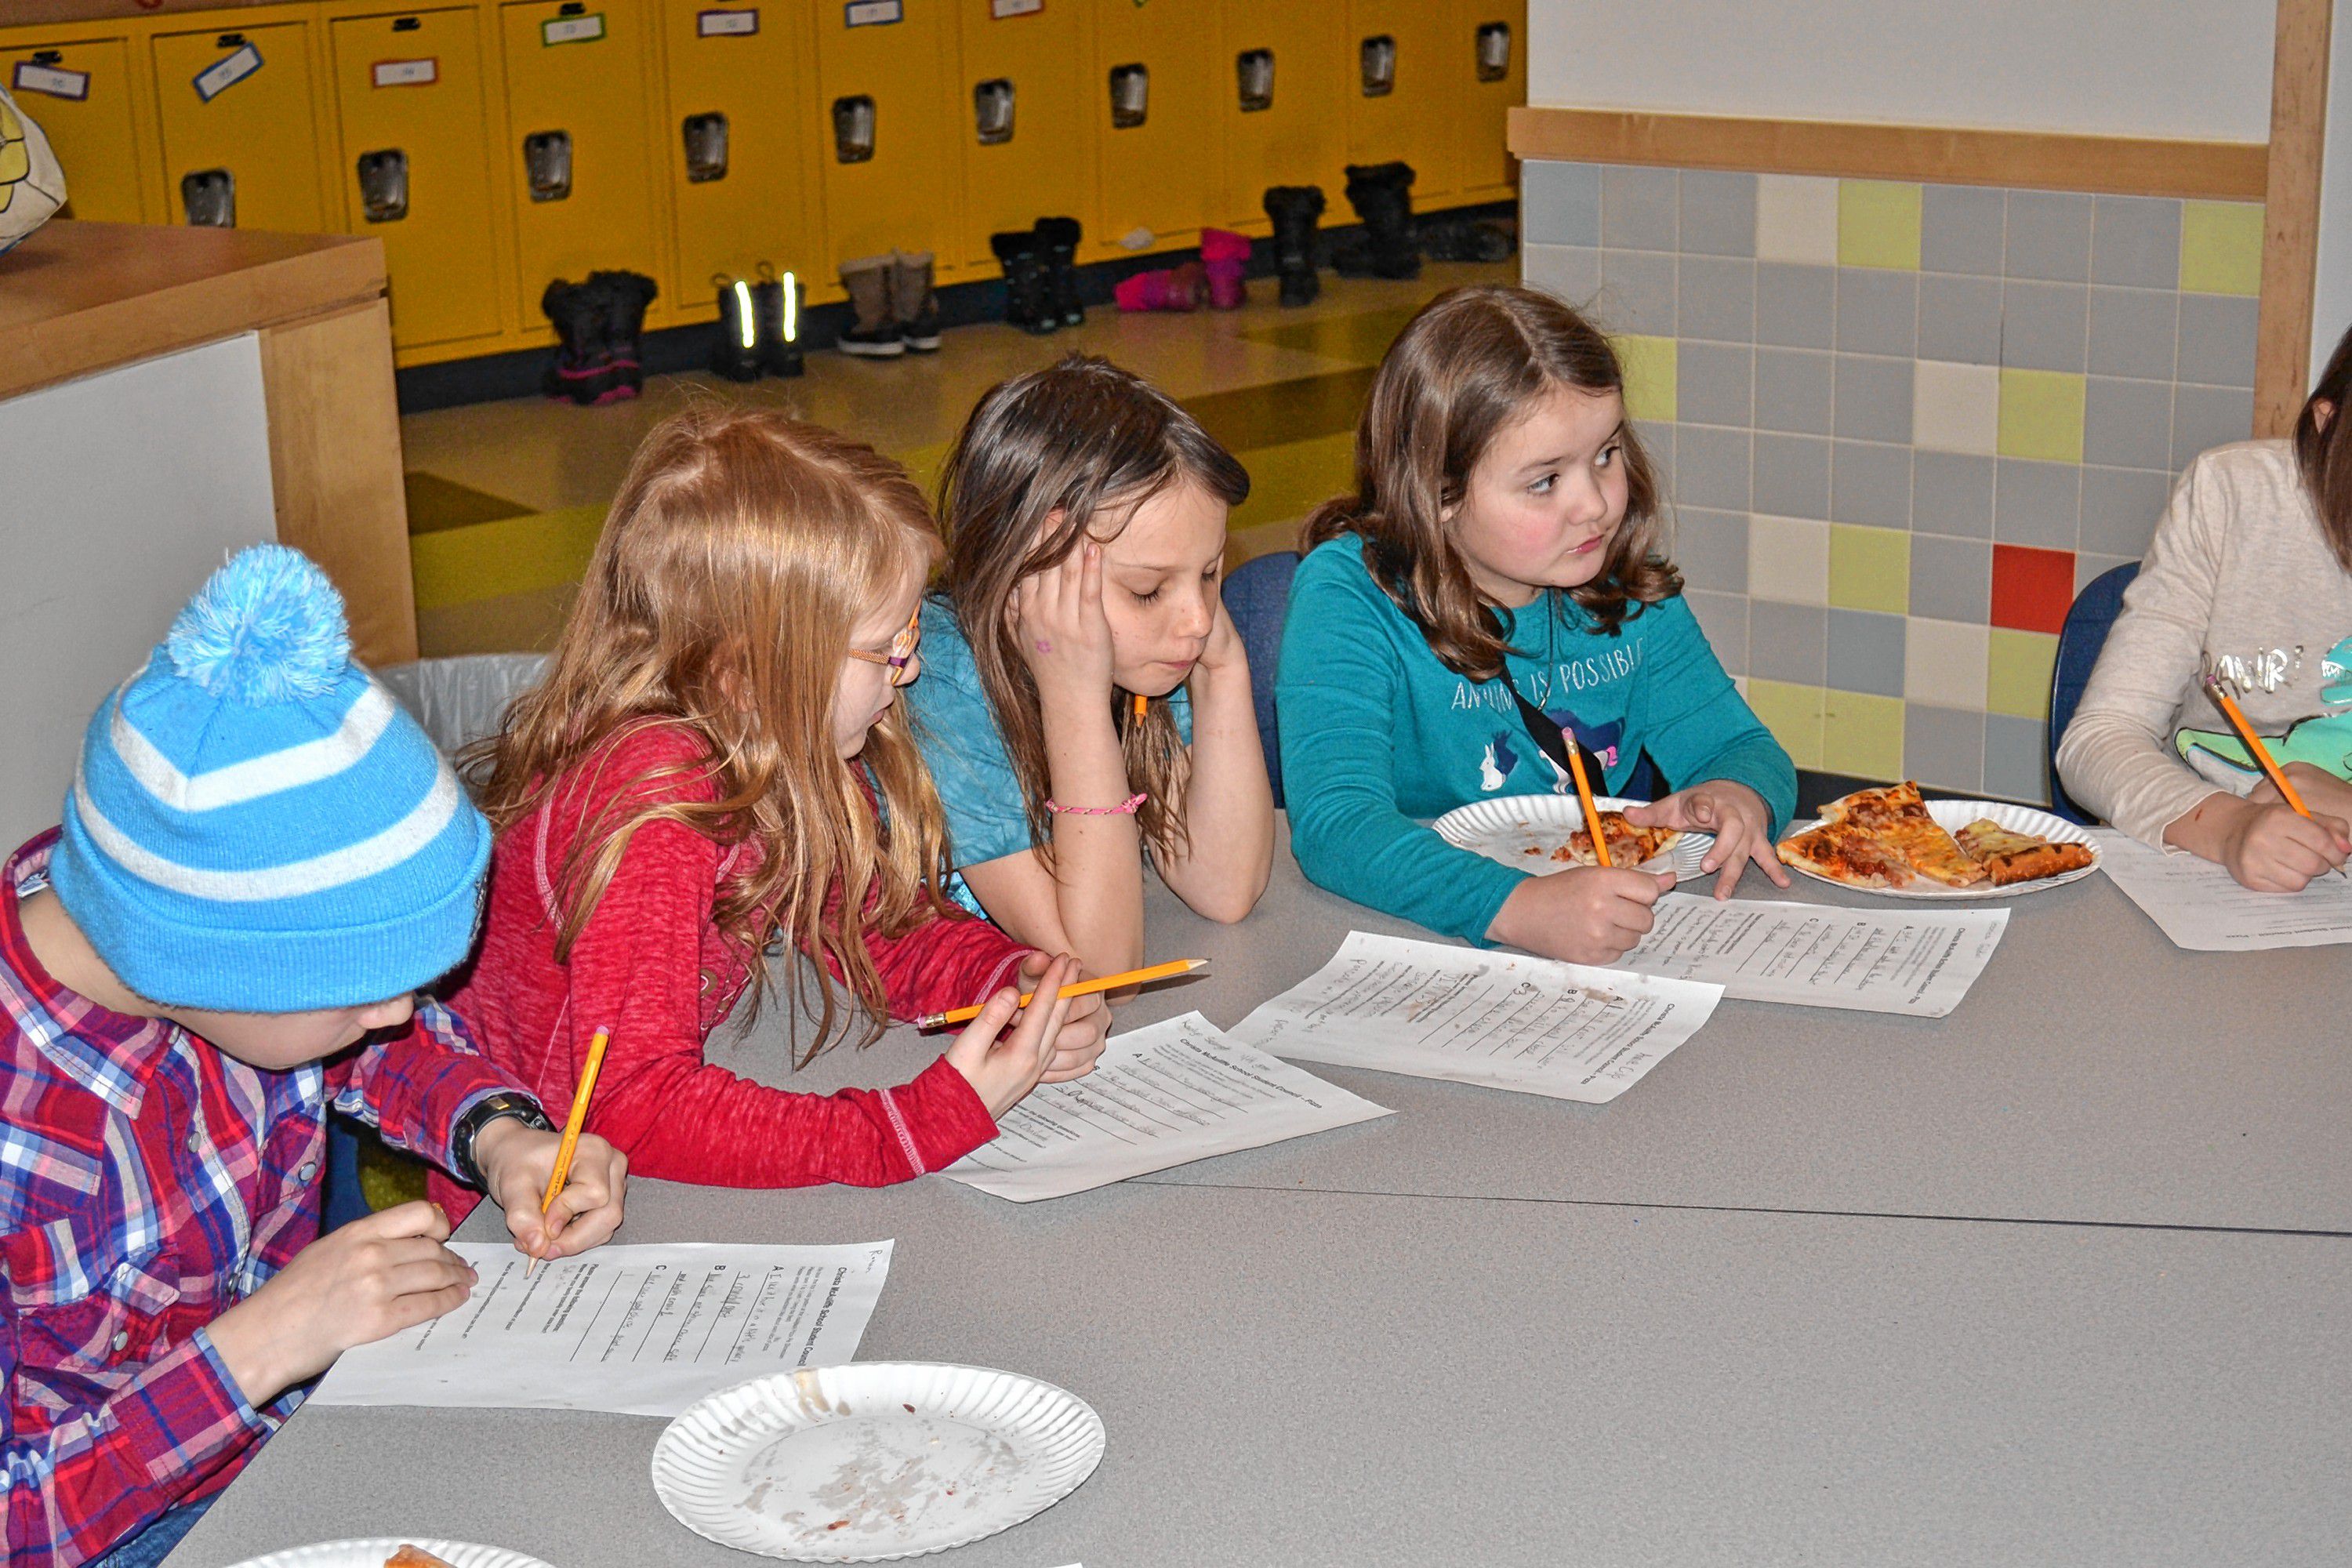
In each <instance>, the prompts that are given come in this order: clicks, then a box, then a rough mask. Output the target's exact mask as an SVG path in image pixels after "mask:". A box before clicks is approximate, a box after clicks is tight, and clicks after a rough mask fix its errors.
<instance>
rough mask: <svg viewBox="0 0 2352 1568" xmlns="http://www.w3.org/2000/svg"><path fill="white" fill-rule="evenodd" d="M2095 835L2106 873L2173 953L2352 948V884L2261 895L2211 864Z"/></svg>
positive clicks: (2330, 879)
mask: <svg viewBox="0 0 2352 1568" xmlns="http://www.w3.org/2000/svg"><path fill="white" fill-rule="evenodd" d="M2091 831H2092V834H2093V836H2094V837H2096V838H2097V839H2098V841H2099V865H2100V866H2101V868H2103V869H2105V872H2106V873H2107V876H2108V877H2109V878H2110V879H2112V880H2113V881H2114V882H2115V884H2116V887H2118V888H2121V889H2123V890H2124V896H2125V897H2126V898H2128V899H2129V900H2131V901H2132V902H2133V903H2136V904H2137V905H2138V906H2139V907H2140V910H2141V911H2142V912H2143V913H2145V914H2146V915H2147V918H2148V919H2150V920H2152V921H2155V922H2156V923H2157V924H2158V926H2159V927H2160V928H2162V930H2163V931H2164V934H2165V935H2167V936H2168V937H2170V938H2171V939H2172V943H2173V945H2174V946H2175V947H2185V948H2189V949H2191V950H2192V951H2194V952H2254V951H2255V950H2257V949H2259V948H2266V947H2325V946H2326V945H2327V944H2329V943H2330V942H2352V881H2347V879H2344V878H2342V877H2339V876H2336V874H2335V873H2334V872H2332V871H2331V872H2329V873H2328V874H2327V875H2326V876H2324V877H2321V878H2320V879H2318V880H2316V881H2315V882H2313V883H2312V884H2311V886H2309V887H2307V888H2305V889H2304V890H2303V891H2301V892H2300V893H2256V892H2252V891H2250V890H2248V889H2245V888H2242V887H2240V886H2239V885H2238V882H2237V879H2235V878H2233V877H2231V875H2230V873H2229V872H2227V871H2225V870H2223V869H2222V868H2221V867H2219V866H2216V865H2215V864H2213V863H2212V862H2211V861H2210V860H2200V859H2199V858H2197V857H2196V856H2194V855H2167V854H2166V853H2164V851H2162V850H2160V849H2151V848H2149V847H2147V845H2145V844H2142V843H2141V842H2139V840H2137V839H2136V838H2127V837H2125V836H2124V835H2122V834H2120V833H2117V832H2116V831H2115V829H2113V828H2111V827H2095V828H2093V829H2092V830H2091Z"/></svg>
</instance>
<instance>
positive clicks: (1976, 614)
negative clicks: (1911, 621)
mask: <svg viewBox="0 0 2352 1568" xmlns="http://www.w3.org/2000/svg"><path fill="white" fill-rule="evenodd" d="M1911 613H1912V614H1913V615H1915V616H1927V618H1928V619H1930V620H1937V621H1963V622H1966V623H1968V624H1969V625H1970V626H1982V625H1983V624H1984V622H1985V620H1986V619H1987V617H1989V616H1991V614H1992V546H1991V545H1990V543H1988V542H1985V541H1983V540H1981V539H1944V538H1940V537H1938V536H1937V535H1936V534H1932V533H1915V534H1913V535H1912V536H1911Z"/></svg>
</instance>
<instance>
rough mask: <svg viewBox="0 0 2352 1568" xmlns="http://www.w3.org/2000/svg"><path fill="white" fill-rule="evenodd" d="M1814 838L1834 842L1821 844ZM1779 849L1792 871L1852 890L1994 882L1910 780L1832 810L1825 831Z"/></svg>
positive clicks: (1850, 798) (1847, 798)
mask: <svg viewBox="0 0 2352 1568" xmlns="http://www.w3.org/2000/svg"><path fill="white" fill-rule="evenodd" d="M1815 835H1827V837H1824V838H1821V839H1818V840H1816V839H1815ZM1809 841H1810V842H1809ZM1780 848H1781V854H1780V858H1781V859H1783V860H1785V861H1787V862H1788V863H1789V864H1790V865H1791V866H1795V867H1798V868H1801V869H1804V870H1809V871H1811V872H1812V873H1813V874H1814V875H1815V876H1818V877H1824V878H1827V879H1829V880H1831V881H1832V882H1843V883H1844V884H1845V885H1846V886H1848V887H1852V888H1901V887H1906V886H1908V885H1909V884H1910V883H1911V882H1912V881H1914V880H1916V879H1919V878H1922V877H1924V878H1926V879H1927V880H1928V881H1930V882H1934V883H1937V884H1938V885H1939V886H1942V887H1947V888H1969V887H1974V886H1975V885H1976V884H1977V883H1979V882H1981V881H1983V880H1985V879H1986V876H1987V875H1988V873H1987V872H1986V870H1985V868H1983V867H1982V866H1979V865H1978V864H1977V863H1976V862H1975V861H1974V860H1971V859H1970V858H1969V857H1968V856H1967V855H1966V854H1965V853H1963V852H1962V851H1961V848H1960V846H1959V843H1958V840H1957V839H1955V838H1954V837H1952V836H1951V835H1950V834H1949V833H1947V832H1946V831H1944V829H1943V827H1942V826H1941V825H1940V824H1938V823H1937V821H1936V819H1935V818H1934V817H1933V816H1929V815H1928V812H1927V801H1926V800H1925V799H1923V798H1921V796H1920V794H1919V786H1918V785H1917V784H1913V783H1911V782H1910V781H1908V780H1906V781H1905V782H1903V783H1902V784H1889V785H1886V786H1885V788H1881V789H1863V790H1856V791H1854V792H1853V794H1852V795H1844V796H1842V797H1840V798H1839V799H1836V800H1833V801H1832V802H1830V803H1829V804H1828V805H1825V806H1823V807H1822V821H1821V825H1820V826H1817V827H1815V828H1813V829H1811V831H1810V832H1808V833H1801V834H1799V835H1797V836H1796V837H1794V838H1791V839H1790V840H1789V841H1788V842H1787V843H1786V844H1783V845H1782V846H1781V847H1780ZM1791 850H1793V851H1794V858H1792V857H1791V853H1790V851H1791ZM1817 862H1821V863H1817Z"/></svg>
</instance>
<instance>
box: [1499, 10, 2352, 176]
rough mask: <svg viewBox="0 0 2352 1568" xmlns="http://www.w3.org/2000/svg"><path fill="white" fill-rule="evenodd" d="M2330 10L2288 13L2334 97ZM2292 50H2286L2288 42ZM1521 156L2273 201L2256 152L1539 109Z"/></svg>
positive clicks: (2241, 145)
mask: <svg viewBox="0 0 2352 1568" xmlns="http://www.w3.org/2000/svg"><path fill="white" fill-rule="evenodd" d="M2326 3H2327V0H2281V5H2280V12H2281V15H2282V16H2283V17H2284V14H2285V12H2286V11H2287V9H2288V8H2289V7H2290V6H2294V7H2296V8H2308V7H2316V8H2317V9H2318V10H2319V11H2320V13H2321V16H2320V21H2319V27H2320V32H2321V39H2322V42H2321V47H2320V48H2319V51H2318V54H2317V56H2316V57H2315V58H2316V60H2317V65H2316V67H2315V68H2316V69H2317V70H2318V71H2319V72H2320V73H2321V78H2320V87H2321V90H2322V92H2323V93H2324V92H2325V89H2326V62H2327V51H2326ZM2282 26H2284V23H2282ZM2281 37H2282V39H2284V32H2283V33H2282V35H2281ZM2280 47H2281V49H2282V51H2284V47H2285V45H2284V42H2282V44H2281V46H2280ZM2282 59H2284V53H2282ZM1510 148H1511V151H1512V152H1513V153H1516V154H1517V155H1518V156H1519V157H1521V158H1549V159H1558V160H1561V161H1565V162H1571V163H1657V164H1666V165H1671V166H1673V167H1676V168H1684V169H1739V170H1748V171H1753V172H1755V173H1758V174H1826V175H1835V176H1843V177H1846V178H1850V179H1877V180H1920V181H1927V182H1933V183H1936V184H1954V185H2021V186H2025V187H2028V188H2032V189H2046V190H2059V191H2095V192H2099V193H2102V194H2105V195H2136V196H2202V197H2210V198H2220V199H2223V200H2230V201H2249V202H2252V201H2261V200H2263V197H2264V196H2265V195H2267V194H2268V192H2269V189H2270V185H2269V171H2268V165H2269V162H2270V159H2269V152H2268V149H2267V148H2265V147H2264V146H2263V144H2262V143H2260V142H2179V141H2165V140H2161V139H2158V138H2153V137H2137V136H2072V135H2064V134H2060V133H2057V132H2040V131H1978V130H1969V129H1964V128H1960V127H1953V126H1936V125H1866V124H1856V123H1847V122H1841V121H1823V120H1756V119H1745V118H1739V117H1736V116H1731V115H1717V114H1653V113H1646V112H1643V111H1639V110H1617V109H1547V108H1541V107H1529V108H1526V109H1514V110H1511V121H1510ZM2315 188H2316V187H2315Z"/></svg>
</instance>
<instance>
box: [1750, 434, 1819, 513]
mask: <svg viewBox="0 0 2352 1568" xmlns="http://www.w3.org/2000/svg"><path fill="white" fill-rule="evenodd" d="M1754 510H1757V511H1760V512H1766V513H1769V514H1770V515H1771V516H1774V517H1811V518H1827V517H1828V516H1829V514H1830V444H1829V443H1828V442H1827V441H1824V440H1821V439H1818V438H1816V437H1811V436H1767V435H1760V434H1759V436H1758V437H1756V495H1755V502H1754Z"/></svg>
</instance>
